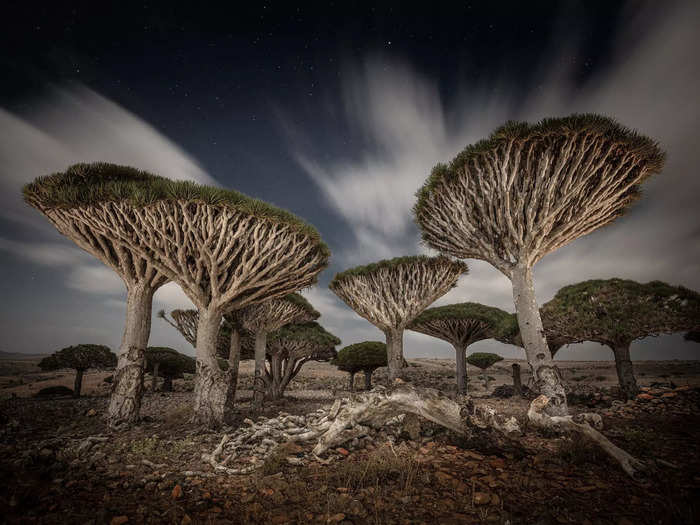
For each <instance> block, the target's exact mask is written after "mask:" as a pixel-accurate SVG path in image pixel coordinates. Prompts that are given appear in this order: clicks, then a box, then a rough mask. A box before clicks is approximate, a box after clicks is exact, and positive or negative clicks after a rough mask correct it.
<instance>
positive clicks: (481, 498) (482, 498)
mask: <svg viewBox="0 0 700 525" xmlns="http://www.w3.org/2000/svg"><path fill="white" fill-rule="evenodd" d="M472 501H474V505H486V504H488V502H489V501H491V495H490V494H488V493H486V492H475V493H474V496H473V497H472Z"/></svg>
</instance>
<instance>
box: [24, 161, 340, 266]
mask: <svg viewBox="0 0 700 525" xmlns="http://www.w3.org/2000/svg"><path fill="white" fill-rule="evenodd" d="M22 192H23V194H24V199H25V200H26V201H27V202H28V203H30V204H32V205H33V206H37V207H38V206H40V207H42V208H72V207H77V206H91V205H97V204H100V203H105V202H125V203H128V204H130V205H133V206H137V207H142V206H148V205H150V204H154V203H156V202H159V201H171V202H175V201H198V202H201V203H204V204H209V205H213V206H225V207H228V208H230V209H234V210H237V211H241V212H243V213H245V214H247V215H251V216H254V217H258V218H262V219H272V220H275V221H278V222H282V223H285V224H287V225H288V226H290V227H292V228H293V229H295V230H297V231H300V232H303V233H304V234H305V235H308V236H310V237H312V238H313V239H315V240H316V241H318V243H319V246H320V247H321V249H322V251H324V252H325V254H326V255H329V254H330V252H329V250H328V247H327V246H326V245H325V244H324V243H323V242H321V238H320V235H319V234H318V231H317V230H316V229H315V228H314V227H313V226H311V225H310V224H308V223H306V222H304V221H303V220H301V219H300V218H299V217H297V216H296V215H294V214H292V213H290V212H288V211H287V210H284V209H282V208H278V207H277V206H273V205H272V204H268V203H267V202H265V201H262V200H259V199H254V198H251V197H248V196H247V195H244V194H243V193H241V192H238V191H235V190H229V189H222V188H215V187H212V186H205V185H202V184H197V183H195V182H191V181H174V180H170V179H167V178H165V177H160V176H158V175H154V174H152V173H148V172H146V171H142V170H139V169H136V168H131V167H129V166H119V165H116V164H109V163H104V162H96V163H90V164H85V163H83V164H74V165H72V166H70V167H69V168H68V169H66V170H65V171H64V172H59V173H54V174H52V175H46V176H43V177H38V178H37V179H35V180H34V181H33V182H31V183H29V184H27V185H25V186H24V188H23V190H22Z"/></svg>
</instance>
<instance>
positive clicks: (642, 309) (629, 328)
mask: <svg viewBox="0 0 700 525" xmlns="http://www.w3.org/2000/svg"><path fill="white" fill-rule="evenodd" d="M542 318H543V320H544V328H545V331H547V333H549V332H552V333H556V334H558V335H559V337H563V338H566V339H568V340H571V341H595V342H597V343H601V344H604V345H606V346H608V347H610V349H611V350H612V351H613V355H614V356H615V366H616V368H617V377H618V379H619V382H620V390H621V391H622V394H623V395H624V396H626V397H634V396H636V395H637V393H638V392H639V388H638V386H637V380H636V379H635V377H634V370H633V367H632V361H631V359H630V345H631V344H632V342H633V341H636V340H638V339H643V338H645V337H649V336H657V335H660V334H670V333H674V332H682V331H685V330H692V329H695V328H697V327H699V326H700V294H698V293H697V292H694V291H692V290H688V289H687V288H683V287H682V286H671V285H669V284H666V283H663V282H661V281H652V282H649V283H646V284H642V283H638V282H635V281H630V280H625V279H607V280H591V281H583V282H581V283H577V284H572V285H569V286H565V287H563V288H562V289H560V290H559V291H558V292H557V293H556V295H555V296H554V298H553V299H552V300H551V301H549V302H547V303H545V304H544V305H543V306H542Z"/></svg>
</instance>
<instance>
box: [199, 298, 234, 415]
mask: <svg viewBox="0 0 700 525" xmlns="http://www.w3.org/2000/svg"><path fill="white" fill-rule="evenodd" d="M220 325H221V312H218V311H215V310H213V311H209V310H205V309H200V310H199V323H198V324H197V347H196V350H197V377H196V380H195V385H194V414H193V416H192V419H193V423H196V424H200V425H205V426H207V427H209V428H216V427H218V426H220V425H222V424H224V423H226V420H227V417H228V415H229V409H230V408H232V407H231V406H230V395H229V390H230V387H231V380H230V376H229V371H228V370H227V371H225V372H224V371H222V370H221V369H220V368H219V364H218V363H217V361H216V343H217V340H218V337H219V327H220Z"/></svg>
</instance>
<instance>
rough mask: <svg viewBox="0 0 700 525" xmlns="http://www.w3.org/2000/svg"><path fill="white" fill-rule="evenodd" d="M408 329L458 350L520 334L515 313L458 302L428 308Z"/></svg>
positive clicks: (477, 304)
mask: <svg viewBox="0 0 700 525" xmlns="http://www.w3.org/2000/svg"><path fill="white" fill-rule="evenodd" d="M408 329H409V330H413V331H415V332H420V333H423V334H426V335H430V336H433V337H437V338H438V339H442V340H443V341H447V342H448V343H451V344H452V345H453V346H454V347H455V348H462V349H464V348H466V347H467V346H469V345H470V344H472V343H475V342H477V341H481V340H482V339H492V338H493V339H499V340H502V339H507V338H510V337H512V336H513V335H514V334H515V333H517V330H518V325H517V320H516V319H515V317H514V316H513V315H512V314H509V313H508V312H505V311H503V310H501V309H500V308H495V307H493V306H486V305H483V304H479V303H457V304H449V305H446V306H437V307H435V308H428V309H427V310H425V311H424V312H423V313H421V314H420V315H419V316H418V317H416V318H415V319H414V320H413V321H412V322H411V323H410V324H409V325H408Z"/></svg>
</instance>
